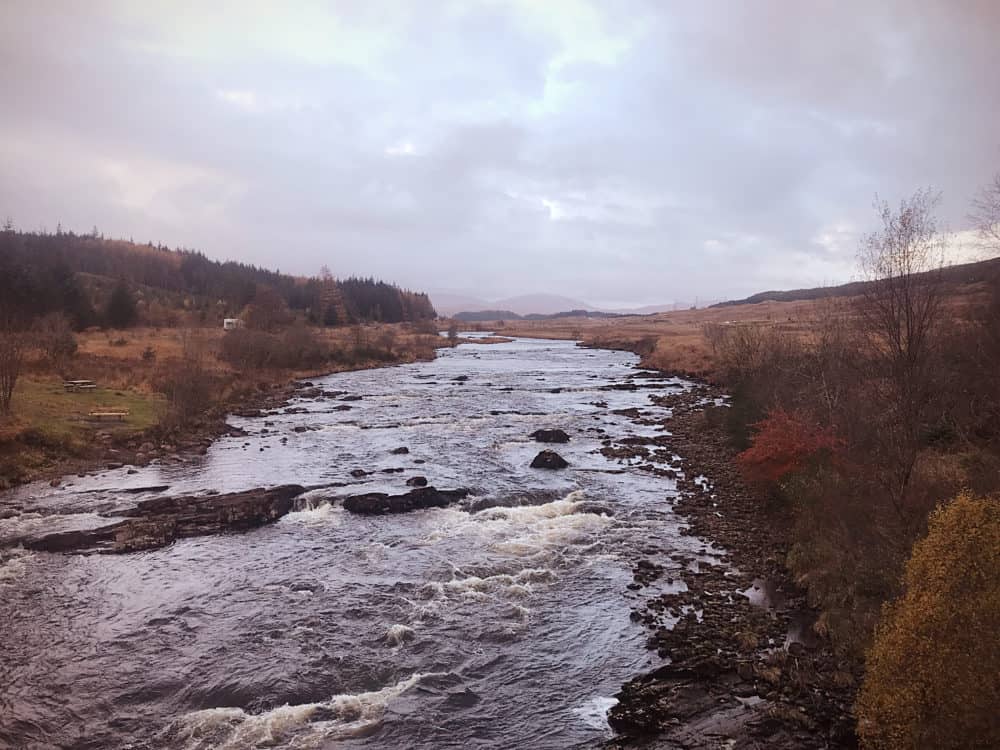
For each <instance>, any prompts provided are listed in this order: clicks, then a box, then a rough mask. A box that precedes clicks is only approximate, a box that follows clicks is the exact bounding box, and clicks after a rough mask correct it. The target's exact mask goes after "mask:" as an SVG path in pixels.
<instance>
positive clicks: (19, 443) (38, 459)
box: [0, 324, 448, 488]
mask: <svg viewBox="0 0 1000 750" xmlns="http://www.w3.org/2000/svg"><path fill="white" fill-rule="evenodd" d="M307 331H308V334H309V335H310V336H312V337H314V338H315V339H316V340H317V341H318V342H320V344H321V345H323V346H324V347H326V348H327V349H328V350H329V352H330V358H329V359H328V361H325V362H322V363H320V364H316V365H314V366H311V367H308V368H266V369H254V370H249V371H241V370H240V369H239V368H237V367H235V366H234V365H233V364H231V363H229V362H227V361H225V360H224V359H223V358H221V357H220V356H219V355H220V353H221V350H222V341H223V336H224V335H225V334H224V331H223V330H222V329H221V328H217V327H212V328H131V329H128V330H124V331H116V330H110V331H107V330H105V331H102V330H90V331H86V332H84V333H81V334H79V335H78V336H77V344H78V350H77V354H76V355H75V356H74V357H72V358H70V359H68V360H67V361H66V362H65V363H63V364H60V365H59V366H58V367H55V366H53V365H52V364H50V363H48V362H47V361H46V360H45V359H44V356H43V355H42V353H41V352H34V353H33V354H32V356H31V357H30V358H29V361H28V362H27V363H26V367H25V371H24V372H23V374H22V376H21V378H20V379H19V380H18V383H17V386H16V388H15V391H14V399H13V411H12V414H11V415H10V416H8V417H4V418H0V488H3V487H4V486H6V485H9V484H12V483H18V482H24V481H29V480H31V479H34V478H38V477H39V476H48V475H49V474H58V473H61V472H65V471H69V470H76V469H77V467H76V465H75V464H74V465H73V466H71V465H70V463H68V462H69V461H70V459H72V461H73V462H80V461H82V462H84V463H85V462H86V459H87V457H88V456H91V457H92V458H95V460H96V458H98V457H99V456H100V455H101V452H102V450H103V449H104V448H106V447H110V446H112V445H114V444H118V443H122V442H124V441H128V440H130V439H133V438H136V437H138V436H140V435H141V434H143V433H146V432H148V431H150V430H152V429H157V428H158V429H161V430H162V429H163V428H167V429H170V430H175V429H177V428H178V427H179V425H178V424H177V420H176V418H174V419H172V420H167V421H165V418H166V417H168V416H170V403H168V399H167V398H166V397H165V393H164V391H169V390H170V386H169V385H168V384H170V383H171V382H174V383H176V382H177V381H178V378H179V377H180V376H181V374H182V373H184V374H185V375H184V376H183V377H181V380H185V379H190V378H191V377H194V373H195V371H197V373H196V374H197V375H198V377H203V378H205V381H204V389H205V392H207V394H208V395H207V403H206V404H205V406H204V408H201V409H199V411H200V413H201V414H202V416H203V417H208V416H210V415H211V413H216V414H224V413H225V412H226V411H227V410H229V409H232V408H237V407H239V406H240V405H241V404H242V403H243V402H244V401H246V400H247V399H248V398H253V396H254V394H258V393H262V392H265V391H267V390H268V389H271V388H274V387H280V386H283V385H284V384H287V383H288V382H289V381H291V380H294V379H302V378H310V377H318V376H320V375H323V374H327V373H332V372H342V371H347V370H358V369H368V368H372V367H380V366H385V365H391V364H402V363H407V362H414V361H418V360H426V359H432V358H433V357H434V350H435V348H436V347H440V346H447V345H448V344H447V342H446V340H445V339H444V338H442V337H440V336H438V335H437V333H436V332H431V330H430V329H429V328H428V327H427V326H424V327H423V328H422V329H421V328H418V327H417V326H411V325H408V324H392V325H389V324H384V325H378V324H370V325H364V326H351V327H338V328H309V329H307ZM192 357H194V360H192ZM56 370H58V371H56ZM82 379H87V380H93V381H95V383H96V384H97V386H98V387H97V389H96V390H94V391H90V392H86V391H85V392H74V393H67V392H66V391H65V389H64V388H63V385H62V384H63V381H64V380H82ZM101 410H114V411H117V410H127V411H128V412H129V414H128V417H127V419H126V420H124V421H122V422H118V421H104V422H98V421H94V420H91V419H89V418H88V416H89V413H90V412H91V411H101ZM175 416H176V415H175ZM92 454H93V455H92Z"/></svg>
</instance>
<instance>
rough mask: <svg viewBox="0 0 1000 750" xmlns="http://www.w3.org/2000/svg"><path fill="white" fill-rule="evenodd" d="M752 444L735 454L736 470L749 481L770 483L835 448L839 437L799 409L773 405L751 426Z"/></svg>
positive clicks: (838, 444) (838, 443) (837, 445)
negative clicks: (774, 407)
mask: <svg viewBox="0 0 1000 750" xmlns="http://www.w3.org/2000/svg"><path fill="white" fill-rule="evenodd" d="M754 426H755V427H756V428H757V434H756V435H754V438H753V444H752V445H751V446H750V447H749V448H747V449H746V450H745V451H743V452H742V453H740V454H739V456H738V457H737V461H738V463H739V466H740V470H741V471H742V472H743V474H744V476H745V477H746V478H747V479H748V480H749V481H753V482H757V483H764V484H771V483H776V482H778V481H780V480H781V479H783V478H784V477H785V476H787V475H788V474H790V473H792V472H793V471H796V470H797V469H801V468H803V467H804V466H805V465H806V464H807V463H808V462H809V461H810V460H812V459H813V458H814V457H816V456H817V455H818V454H820V453H821V452H828V451H832V450H835V449H836V448H838V447H839V446H840V442H841V441H840V440H838V439H837V437H836V435H834V434H833V432H832V431H831V430H829V429H827V428H823V427H820V426H819V425H816V424H814V423H812V422H811V421H810V420H809V419H808V417H806V416H805V415H804V414H802V413H801V412H797V411H787V410H785V409H781V408H776V409H772V410H771V411H770V412H768V415H767V417H766V418H765V419H764V420H763V421H762V422H758V423H757V424H756V425H754Z"/></svg>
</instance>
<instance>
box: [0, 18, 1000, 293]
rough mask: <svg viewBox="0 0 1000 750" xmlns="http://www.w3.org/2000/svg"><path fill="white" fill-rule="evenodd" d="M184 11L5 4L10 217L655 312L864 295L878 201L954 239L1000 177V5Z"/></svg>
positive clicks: (432, 284)
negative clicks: (985, 187) (936, 197)
mask: <svg viewBox="0 0 1000 750" xmlns="http://www.w3.org/2000/svg"><path fill="white" fill-rule="evenodd" d="M177 7H178V8H182V7H183V8H184V9H185V12H186V15H184V16H183V18H178V19H177V20H176V23H173V21H174V20H175V19H174V15H173V14H174V10H173V6H167V5H164V6H160V5H150V6H148V8H142V9H137V8H138V6H125V5H121V4H119V3H116V2H111V1H110V0H108V2H99V3H93V4H89V3H88V4H85V5H84V4H77V3H64V4H58V3H57V4H39V3H29V2H9V3H5V4H4V5H3V6H2V7H0V70H2V72H0V101H2V102H3V105H2V106H3V110H4V116H3V118H0V157H2V158H0V214H10V215H11V216H13V217H14V219H15V220H16V222H17V223H18V224H19V225H21V226H24V227H28V228H34V227H37V226H39V225H42V224H44V225H46V226H48V227H50V228H52V227H54V226H55V224H56V223H57V222H60V221H61V222H62V223H63V224H64V225H67V226H72V227H74V228H76V229H81V230H86V229H89V228H90V226H92V225H94V224H96V225H98V226H99V227H101V228H102V229H104V230H105V231H107V232H110V233H112V234H115V235H123V236H130V235H131V236H134V237H135V238H136V239H142V240H145V239H153V240H158V241H163V242H166V243H168V244H183V245H187V246H195V247H199V248H201V249H203V250H204V251H205V252H207V253H208V254H209V255H213V256H217V257H236V258H240V259H245V260H249V261H252V262H256V263H263V264H268V265H273V266H280V267H281V268H282V269H283V270H286V271H293V272H300V273H311V272H315V271H316V270H317V269H318V268H319V266H320V265H322V264H328V265H329V266H331V267H332V268H333V269H335V271H336V272H339V273H343V274H347V273H366V274H367V273H374V274H377V275H380V276H384V277H387V278H389V279H392V280H395V281H398V282H400V283H402V284H405V285H407V286H411V287H417V288H444V287H447V288H465V289H467V290H469V291H470V292H474V293H476V294H478V295H479V296H483V297H500V296H504V295H510V294H517V293H523V292H533V291H551V292H559V293H564V294H567V295H569V296H573V297H578V298H583V299H587V300H589V301H591V302H593V303H602V302H612V301H614V302H623V301H632V302H634V304H636V305H639V304H646V303H655V302H662V301H666V300H671V299H683V300H688V299H691V298H693V297H695V296H699V297H701V298H703V299H704V298H720V297H727V296H735V295H742V294H745V293H750V292H753V291H758V290H759V289H761V288H764V287H767V288H775V287H787V286H797V285H802V284H813V283H823V282H835V281H843V280H847V278H848V277H849V276H850V275H851V273H852V262H853V242H854V238H855V237H856V235H857V233H858V232H859V231H862V230H863V229H865V228H866V227H867V226H868V225H869V224H870V222H871V220H872V219H873V214H872V211H871V201H872V198H873V196H874V194H875V193H876V192H878V193H880V194H882V195H883V196H885V197H887V198H889V199H891V200H895V199H897V198H899V197H901V196H902V195H904V194H906V193H908V192H911V191H912V190H914V189H916V188H918V187H921V186H924V185H934V186H936V187H938V188H940V189H942V190H943V191H944V193H945V198H946V200H945V202H944V204H943V207H942V213H943V216H942V218H943V220H944V221H945V223H947V224H948V225H949V226H951V227H952V228H955V229H961V228H963V227H964V225H965V218H964V217H965V212H966V208H967V204H968V200H969V198H970V196H971V195H972V194H973V193H974V191H975V189H976V188H977V186H978V185H980V184H982V183H983V182H985V181H986V180H987V179H988V177H989V176H990V174H991V173H992V171H993V170H995V169H997V168H1000V136H998V135H997V132H996V127H995V124H996V122H998V121H1000V86H998V84H997V83H996V80H995V71H996V70H998V69H1000V51H998V48H997V45H996V43H995V40H996V38H997V37H998V36H1000V6H997V5H996V4H995V3H991V2H981V3H956V4H952V3H945V2H940V3H934V2H918V3H909V2H908V3H903V2H899V3H890V4H888V5H878V7H874V6H873V4H866V3H860V2H859V3H818V4H817V3H809V4H800V3H793V2H770V3H754V4H746V5H735V4H732V3H704V4H692V5H687V6H684V7H678V6H667V5H666V4H663V3H659V2H654V1H653V0H648V1H641V0H635V1H628V0H623V1H622V2H615V3H610V4H609V3H596V2H589V3H588V2H584V0H581V2H580V3H577V4H573V3H567V4H565V5H554V4H553V5H549V4H532V3H524V4H520V5H519V4H517V3H503V2H476V3H473V2H469V3H445V2H440V3H419V4H417V3H413V4H399V3H386V4H381V3H355V2H351V3H347V2H332V3H329V4H328V5H327V6H326V10H328V11H329V14H322V15H321V17H320V20H319V21H314V20H313V16H311V15H307V10H309V9H310V8H313V7H314V6H302V7H295V6H293V7H291V8H290V9H289V10H288V11H287V19H285V20H287V21H288V28H290V29H291V30H292V31H291V32H289V33H291V34H292V38H291V39H285V38H284V37H281V36H280V34H278V32H277V31H275V32H274V34H273V37H274V38H273V39H272V38H271V37H268V36H267V35H266V34H265V35H264V36H263V37H260V38H257V37H254V39H248V38H244V37H245V36H246V35H249V34H251V33H255V34H256V33H261V32H259V30H256V31H255V30H254V29H255V27H254V22H255V21H259V25H262V26H266V24H267V23H269V22H270V23H273V20H274V19H273V18H272V17H267V18H264V17H261V18H259V19H258V18H255V17H254V13H255V12H256V11H255V10H254V9H253V8H252V7H251V6H247V7H246V9H245V10H244V11H242V12H243V13H245V14H246V15H247V17H246V18H243V17H240V18H238V19H232V20H234V21H235V22H238V23H236V24H235V25H236V26H237V27H238V28H237V31H238V32H239V33H234V32H233V29H232V28H231V27H232V26H233V24H230V23H228V22H227V18H226V16H225V15H224V14H219V13H212V14H210V13H208V12H203V11H201V10H199V7H198V6H197V5H183V6H177ZM234 7H235V6H234ZM239 7H240V8H243V6H242V5H241V6H239ZM588 7H589V8H590V11H588V10H587V8H588ZM560 8H562V11H561V12H560V11H559V9H560ZM581 8H582V9H581ZM310 12H312V11H310ZM300 16H301V18H302V19H308V20H309V22H310V25H311V26H314V25H316V24H322V23H324V22H326V21H329V20H330V19H332V21H330V31H329V32H327V31H326V30H325V27H323V28H321V29H320V31H319V32H317V30H316V29H315V28H308V29H305V28H300V27H297V26H296V19H297V18H299V17H300ZM595 19H596V20H595ZM302 23H303V25H304V24H305V23H306V21H305V20H303V22H302ZM185 24H186V25H185ZM192 29H193V31H192ZM338 29H339V31H338ZM299 30H301V31H302V32H303V37H302V41H301V43H299V40H298V38H297V37H295V36H294V33H295V32H296V31H299ZM307 31H308V32H309V33H308V34H307V33H305V32H307ZM317 33H318V34H319V37H318V39H319V41H317ZM327 33H329V39H328V40H327V39H326V37H324V36H323V34H327ZM338 34H339V35H340V36H338ZM192 40H193V41H192ZM369 40H370V41H369ZM337 45H341V46H343V47H345V48H347V47H351V45H354V46H355V47H357V50H354V52H352V54H351V55H348V54H346V53H345V54H340V51H341V50H340V47H338V46H337ZM366 45H369V46H366ZM369 47H370V48H369ZM351 49H354V48H353V47H352V48H351ZM4 144H5V145H4Z"/></svg>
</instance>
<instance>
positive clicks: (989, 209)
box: [969, 172, 1000, 250]
mask: <svg viewBox="0 0 1000 750" xmlns="http://www.w3.org/2000/svg"><path fill="white" fill-rule="evenodd" d="M969 218H970V219H971V220H972V222H973V224H974V225H975V227H976V229H977V230H978V231H979V234H980V236H981V237H982V238H983V239H985V240H986V241H988V242H989V243H990V244H992V245H993V246H994V248H995V249H997V250H1000V172H998V173H997V174H996V176H995V177H994V178H993V182H991V183H990V184H989V185H987V186H986V187H984V188H983V189H982V190H980V191H979V194H978V195H977V196H976V198H975V200H973V201H972V212H971V213H970V214H969Z"/></svg>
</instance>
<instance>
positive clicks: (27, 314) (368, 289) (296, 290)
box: [0, 222, 436, 329]
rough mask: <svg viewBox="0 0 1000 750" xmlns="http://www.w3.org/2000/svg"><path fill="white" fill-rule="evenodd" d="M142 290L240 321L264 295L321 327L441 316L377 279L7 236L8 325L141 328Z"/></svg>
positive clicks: (2, 262) (82, 238)
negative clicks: (62, 321) (40, 321)
mask: <svg viewBox="0 0 1000 750" xmlns="http://www.w3.org/2000/svg"><path fill="white" fill-rule="evenodd" d="M87 276H93V277H100V278H102V279H111V280H113V281H114V282H116V283H115V284H114V286H113V288H112V289H109V288H108V285H107V284H106V283H105V284H94V283H85V282H86V278H87ZM140 288H142V289H146V290H155V291H157V292H160V293H165V294H166V295H167V296H168V298H170V299H172V300H175V301H176V304H177V306H178V307H180V306H181V305H182V304H183V303H184V298H194V299H195V300H200V302H201V304H202V306H203V308H204V307H208V306H210V309H212V310H213V311H214V312H215V313H216V314H222V315H236V314H238V313H239V312H240V311H242V310H243V309H244V307H245V306H246V305H248V304H250V303H251V302H253V301H254V299H255V298H256V297H257V296H258V294H259V293H260V290H261V289H269V290H271V291H273V292H274V293H276V294H277V295H278V296H279V297H280V298H281V300H282V301H283V302H284V304H285V305H286V306H287V307H288V309H289V310H290V311H292V312H293V313H296V314H299V315H301V316H302V317H304V318H305V319H307V320H309V322H311V323H314V324H318V325H345V324H350V323H357V322H362V321H379V322H386V323H399V322H405V321H418V320H427V319H433V318H435V317H436V313H435V311H434V308H433V306H432V305H431V302H430V299H429V298H428V297H427V295H426V294H422V293H415V292H411V291H408V290H404V289H400V288H399V287H397V286H395V285H393V284H389V283H386V282H384V281H377V280H375V279H373V278H367V279H360V278H349V279H345V280H335V279H332V278H307V279H304V278H299V277H294V276H290V275H288V274H283V273H281V272H280V271H272V270H269V269H265V268H259V267H257V266H254V265H250V264H246V263H237V262H233V261H226V262H220V261H215V260H211V259H209V258H207V257H205V256H204V255H203V254H201V253H199V252H195V251H191V250H172V249H169V248H166V247H163V246H157V245H153V244H152V243H149V244H146V245H139V244H135V243H132V242H127V241H124V240H107V239H104V238H102V237H101V236H99V235H97V233H96V231H95V232H94V233H93V234H90V235H77V234H73V233H72V232H62V231H60V232H57V233H55V234H50V233H44V232H21V231H16V230H15V229H13V227H12V226H11V225H10V223H9V222H8V223H7V224H6V225H5V226H4V227H3V229H2V230H0V314H2V315H4V316H5V317H8V318H15V319H18V320H22V321H25V322H27V321H30V320H33V319H35V318H37V317H39V316H42V315H46V314H48V313H52V312H59V313H64V314H65V315H67V317H69V319H70V321H71V322H72V324H73V326H74V327H75V328H77V329H83V328H86V327H88V326H92V325H109V326H113V327H126V326H128V325H131V324H133V323H134V322H137V320H138V312H137V310H136V309H135V298H136V295H137V293H138V292H139V290H140ZM161 296H162V295H161ZM331 299H334V300H336V302H337V304H331V302H330V300H331Z"/></svg>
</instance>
